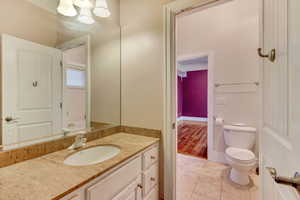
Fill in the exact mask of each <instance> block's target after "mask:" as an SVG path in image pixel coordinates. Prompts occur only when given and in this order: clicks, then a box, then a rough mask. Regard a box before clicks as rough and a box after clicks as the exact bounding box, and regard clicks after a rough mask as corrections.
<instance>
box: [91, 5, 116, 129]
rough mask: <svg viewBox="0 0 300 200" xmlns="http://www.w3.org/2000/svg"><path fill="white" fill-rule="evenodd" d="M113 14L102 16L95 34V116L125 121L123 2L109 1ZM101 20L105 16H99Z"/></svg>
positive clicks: (93, 55) (93, 91) (93, 50)
mask: <svg viewBox="0 0 300 200" xmlns="http://www.w3.org/2000/svg"><path fill="white" fill-rule="evenodd" d="M108 3H109V8H110V11H111V13H112V15H111V17H109V18H106V19H102V21H101V22H100V21H99V22H100V24H101V26H100V27H95V30H94V32H93V34H92V59H91V72H92V74H91V75H92V98H91V103H92V105H91V108H92V109H91V115H92V116H91V119H92V121H94V122H102V123H109V124H117V125H119V124H120V123H121V84H120V81H121V66H120V65H121V36H120V35H121V33H120V13H119V12H120V1H119V0H110V1H108ZM98 19H101V18H98Z"/></svg>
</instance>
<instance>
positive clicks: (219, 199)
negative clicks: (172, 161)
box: [176, 154, 259, 200]
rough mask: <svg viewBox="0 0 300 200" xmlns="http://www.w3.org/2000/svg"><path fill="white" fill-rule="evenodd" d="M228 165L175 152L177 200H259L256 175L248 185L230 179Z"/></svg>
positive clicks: (252, 175)
mask: <svg viewBox="0 0 300 200" xmlns="http://www.w3.org/2000/svg"><path fill="white" fill-rule="evenodd" d="M229 171H230V167H229V166H227V165H224V164H220V163H215V162H211V161H208V160H204V159H200V158H196V157H191V156H186V155H182V154H178V155H177V175H176V176H177V186H176V187H177V190H176V192H177V195H176V197H177V198H176V199H177V200H259V177H258V176H257V175H256V174H255V173H252V174H251V175H250V178H251V183H250V184H249V185H248V186H239V185H237V184H235V183H233V182H232V181H230V180H229V177H228V176H229Z"/></svg>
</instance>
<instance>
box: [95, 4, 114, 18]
mask: <svg viewBox="0 0 300 200" xmlns="http://www.w3.org/2000/svg"><path fill="white" fill-rule="evenodd" d="M93 12H94V14H95V15H96V16H98V17H109V16H110V11H109V9H108V6H107V2H106V0H96V6H95V8H94V10H93Z"/></svg>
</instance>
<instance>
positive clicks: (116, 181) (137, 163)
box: [86, 156, 142, 200]
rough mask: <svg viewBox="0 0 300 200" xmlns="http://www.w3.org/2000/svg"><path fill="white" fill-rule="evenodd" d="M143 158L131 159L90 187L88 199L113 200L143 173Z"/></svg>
mask: <svg viewBox="0 0 300 200" xmlns="http://www.w3.org/2000/svg"><path fill="white" fill-rule="evenodd" d="M141 171H142V160H141V157H140V156H139V157H138V158H136V159H134V160H132V161H130V162H129V163H127V164H126V165H124V166H122V167H121V168H120V169H118V170H116V171H115V172H113V173H112V174H110V175H108V176H107V177H106V178H104V179H103V180H101V181H99V182H98V183H96V184H94V185H93V186H91V187H88V188H87V190H86V192H87V200H111V199H113V198H114V197H115V196H116V195H118V194H120V192H122V191H123V190H124V188H126V187H127V186H128V185H130V184H131V183H132V181H133V180H134V179H135V178H136V177H137V176H139V175H140V174H141Z"/></svg>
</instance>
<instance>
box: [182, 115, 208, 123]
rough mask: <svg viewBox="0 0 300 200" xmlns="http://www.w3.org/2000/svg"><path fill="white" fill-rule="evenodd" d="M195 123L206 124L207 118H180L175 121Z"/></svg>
mask: <svg viewBox="0 0 300 200" xmlns="http://www.w3.org/2000/svg"><path fill="white" fill-rule="evenodd" d="M185 120H186V121H197V122H207V121H208V118H202V117H186V116H181V117H178V118H177V121H185Z"/></svg>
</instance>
